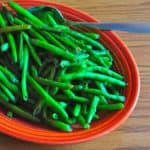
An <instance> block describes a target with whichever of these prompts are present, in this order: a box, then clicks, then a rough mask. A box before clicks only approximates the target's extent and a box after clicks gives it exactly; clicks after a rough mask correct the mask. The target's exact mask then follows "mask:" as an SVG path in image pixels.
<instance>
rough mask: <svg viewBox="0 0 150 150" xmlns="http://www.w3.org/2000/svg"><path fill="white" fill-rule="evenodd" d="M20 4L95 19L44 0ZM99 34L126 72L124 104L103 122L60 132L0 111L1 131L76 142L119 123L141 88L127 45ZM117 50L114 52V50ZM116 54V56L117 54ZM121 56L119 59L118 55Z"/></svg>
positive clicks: (45, 141)
mask: <svg viewBox="0 0 150 150" xmlns="http://www.w3.org/2000/svg"><path fill="white" fill-rule="evenodd" d="M16 2H18V3H20V4H21V5H22V6H25V7H30V6H36V5H47V6H54V7H57V8H59V9H60V10H61V11H62V12H63V14H64V15H65V16H66V17H68V18H71V19H73V20H80V21H91V22H97V21H98V20H96V19H95V18H93V17H91V16H89V15H88V14H87V13H84V12H82V11H80V10H77V9H74V8H71V7H68V6H66V5H62V4H58V3H52V2H49V1H43V0H32V1H30V0H26V1H22V0H16ZM98 33H100V34H101V37H102V38H101V42H102V43H103V44H104V45H105V46H107V47H108V48H109V49H110V50H111V52H112V53H113V55H114V57H115V60H116V61H117V65H118V66H117V67H118V68H119V67H121V63H122V62H123V63H124V66H125V69H124V68H123V67H122V68H121V72H122V73H123V74H124V75H125V74H126V73H127V75H128V76H127V77H126V80H127V81H128V83H129V85H128V87H127V89H126V93H128V94H127V102H126V103H125V105H126V106H125V108H124V109H123V110H121V111H118V112H116V113H115V114H114V115H112V116H111V117H110V118H109V119H107V120H104V121H102V122H100V121H99V122H96V123H93V124H92V127H91V128H90V129H87V130H79V131H74V132H71V133H63V132H57V131H52V130H48V129H44V128H41V127H39V126H37V125H31V124H29V123H27V122H25V121H23V120H18V119H16V118H13V119H10V118H8V117H6V116H5V115H4V114H3V113H2V112H1V113H0V131H1V132H3V133H5V134H7V135H10V136H12V137H15V138H18V139H21V140H25V141H29V142H35V143H41V144H70V143H79V142H83V141H87V140H90V139H93V138H95V137H97V136H102V135H104V134H106V133H108V132H110V131H112V130H114V129H116V128H117V127H118V126H119V125H120V124H122V123H123V122H124V121H125V120H126V119H127V118H128V117H129V115H130V114H131V112H132V111H133V109H134V108H135V106H136V103H137V100H138V96H139V91H140V78H139V72H138V68H137V65H136V62H135V60H134V58H133V56H132V54H131V52H130V51H129V49H128V48H127V46H126V45H125V44H124V43H123V42H122V41H121V40H120V38H119V37H118V36H117V35H116V34H115V33H114V32H111V31H105V32H103V31H98ZM113 50H114V51H117V54H115V52H114V51H113ZM118 55H119V58H118V57H117V56H118ZM120 58H121V59H120Z"/></svg>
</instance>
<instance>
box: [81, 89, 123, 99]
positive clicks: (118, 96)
mask: <svg viewBox="0 0 150 150" xmlns="http://www.w3.org/2000/svg"><path fill="white" fill-rule="evenodd" d="M83 91H84V92H87V93H91V94H95V95H97V96H99V95H103V96H105V97H107V98H110V99H111V100H116V101H120V102H124V101H125V97H124V96H121V95H113V94H110V93H106V92H103V91H101V90H98V89H94V88H85V89H83Z"/></svg>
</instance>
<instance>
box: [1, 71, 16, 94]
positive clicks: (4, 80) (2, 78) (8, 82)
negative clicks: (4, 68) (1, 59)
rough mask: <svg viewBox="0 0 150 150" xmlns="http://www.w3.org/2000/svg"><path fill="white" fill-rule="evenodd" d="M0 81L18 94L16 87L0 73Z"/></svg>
mask: <svg viewBox="0 0 150 150" xmlns="http://www.w3.org/2000/svg"><path fill="white" fill-rule="evenodd" d="M0 80H1V82H3V83H4V85H5V86H6V87H7V88H9V89H10V90H11V91H13V92H15V93H16V92H18V87H17V86H16V85H15V84H12V83H11V82H10V81H9V80H8V79H7V77H6V76H5V75H4V74H3V72H1V71H0Z"/></svg>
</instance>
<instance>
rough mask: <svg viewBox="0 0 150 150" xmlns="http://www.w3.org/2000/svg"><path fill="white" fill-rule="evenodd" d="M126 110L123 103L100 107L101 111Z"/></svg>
mask: <svg viewBox="0 0 150 150" xmlns="http://www.w3.org/2000/svg"><path fill="white" fill-rule="evenodd" d="M123 108H124V104H122V103H116V104H106V105H104V104H103V105H101V104H100V105H99V106H98V109H99V110H120V109H123Z"/></svg>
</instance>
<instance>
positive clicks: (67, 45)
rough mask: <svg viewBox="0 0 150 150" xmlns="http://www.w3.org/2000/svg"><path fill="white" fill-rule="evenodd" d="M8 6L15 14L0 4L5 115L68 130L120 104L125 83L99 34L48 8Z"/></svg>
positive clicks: (0, 98) (0, 85)
mask: <svg viewBox="0 0 150 150" xmlns="http://www.w3.org/2000/svg"><path fill="white" fill-rule="evenodd" d="M8 5H9V7H11V8H12V9H13V10H14V12H15V13H11V12H10V11H8V8H7V7H6V6H5V5H3V6H2V7H1V8H0V53H1V57H0V105H2V106H3V107H4V108H5V109H6V114H7V115H8V116H9V117H13V116H16V117H22V118H25V119H27V120H30V121H32V122H35V123H41V124H45V125H47V126H51V127H52V128H54V129H58V130H62V131H72V128H73V125H74V124H79V125H80V126H81V128H85V129H86V128H90V124H91V123H92V122H93V121H94V120H99V119H100V118H101V117H102V116H103V112H104V111H108V112H109V111H110V113H111V111H114V110H120V109H122V108H124V102H125V96H123V95H121V93H120V89H121V88H124V87H126V85H127V84H126V82H125V81H124V77H123V76H122V75H121V74H119V73H117V72H116V71H114V70H113V69H112V66H113V58H112V55H111V53H110V52H109V50H107V48H106V47H105V46H104V45H103V44H102V43H100V41H99V39H100V35H99V34H97V33H95V32H85V31H82V32H81V31H78V30H75V29H73V28H71V27H69V26H66V25H65V24H61V23H60V22H58V21H56V19H55V17H54V14H53V12H51V11H50V10H49V9H48V8H47V9H44V7H41V8H43V9H39V8H40V7H38V6H37V7H33V8H32V9H25V8H23V7H22V6H20V5H19V4H17V3H15V2H12V1H9V2H8ZM34 11H36V13H34Z"/></svg>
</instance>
